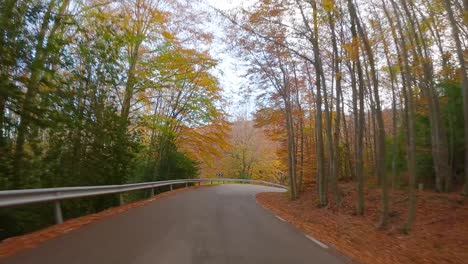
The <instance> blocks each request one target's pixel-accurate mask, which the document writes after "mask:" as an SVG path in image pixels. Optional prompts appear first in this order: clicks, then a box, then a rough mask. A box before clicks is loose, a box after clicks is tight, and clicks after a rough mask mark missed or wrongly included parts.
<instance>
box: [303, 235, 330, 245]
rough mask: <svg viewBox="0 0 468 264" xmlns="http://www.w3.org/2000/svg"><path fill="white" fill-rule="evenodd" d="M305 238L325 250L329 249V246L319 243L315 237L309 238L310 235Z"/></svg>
mask: <svg viewBox="0 0 468 264" xmlns="http://www.w3.org/2000/svg"><path fill="white" fill-rule="evenodd" d="M305 236H306V237H307V238H308V239H310V240H312V241H313V242H314V243H315V244H317V245H319V246H321V247H323V248H328V246H327V245H325V244H324V243H322V242H320V241H318V240H317V239H315V238H313V237H311V236H309V235H305Z"/></svg>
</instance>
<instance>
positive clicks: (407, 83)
mask: <svg viewBox="0 0 468 264" xmlns="http://www.w3.org/2000/svg"><path fill="white" fill-rule="evenodd" d="M382 2H383V8H384V12H385V14H386V16H387V19H388V20H389V21H390V23H391V25H393V22H392V19H391V16H390V14H389V12H388V10H387V8H386V6H385V2H384V1H382ZM391 4H392V6H393V8H394V10H395V13H396V15H395V20H396V24H397V29H398V32H399V36H398V37H399V40H400V41H398V40H397V39H396V37H397V36H396V33H395V32H394V31H393V32H392V35H393V38H394V42H395V45H396V48H397V53H398V61H399V65H400V67H401V68H402V69H403V70H402V71H401V78H402V88H403V95H404V99H405V100H404V102H405V108H406V113H407V114H406V115H405V117H406V119H407V120H406V121H407V137H408V139H407V155H408V172H409V185H408V188H409V191H408V193H409V204H408V216H407V220H406V223H405V226H404V231H405V232H406V233H409V232H410V231H411V228H412V226H413V222H414V218H415V215H416V190H415V189H416V128H415V109H414V105H413V92H412V89H411V85H412V84H414V79H413V78H412V75H411V72H410V71H411V70H410V65H409V59H408V50H407V43H406V40H405V37H404V34H403V32H404V31H403V27H402V25H401V21H400V19H399V17H398V14H397V11H398V7H397V6H396V3H395V1H394V0H391ZM400 43H401V44H400ZM399 46H401V52H399Z"/></svg>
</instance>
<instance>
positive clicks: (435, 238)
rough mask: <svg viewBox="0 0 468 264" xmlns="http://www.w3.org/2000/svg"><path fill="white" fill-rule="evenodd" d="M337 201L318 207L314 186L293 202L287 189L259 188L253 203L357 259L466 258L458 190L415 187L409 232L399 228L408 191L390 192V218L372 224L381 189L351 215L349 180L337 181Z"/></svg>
mask: <svg viewBox="0 0 468 264" xmlns="http://www.w3.org/2000/svg"><path fill="white" fill-rule="evenodd" d="M340 188H341V191H342V195H343V200H342V202H341V204H340V206H330V207H328V208H318V207H317V205H318V197H317V194H316V192H315V187H313V188H310V189H308V190H306V191H305V192H304V193H302V195H301V196H300V198H299V199H298V200H296V201H291V200H289V199H288V196H287V194H286V193H260V194H258V195H257V200H258V202H259V203H260V204H261V205H263V206H264V207H266V208H267V209H270V210H271V211H273V212H274V213H275V214H277V215H278V216H280V217H281V218H284V219H285V220H287V221H288V222H290V223H291V224H292V225H294V226H296V227H297V228H299V229H301V230H303V231H304V232H305V233H307V234H309V235H312V236H313V237H315V238H316V239H318V240H320V241H322V242H324V243H326V244H329V245H330V246H332V247H334V248H336V249H337V250H338V251H340V252H342V253H343V254H345V255H347V256H349V257H351V258H352V259H353V260H355V261H356V262H359V263H372V264H376V263H437V264H441V263H467V261H468V200H465V201H463V199H462V197H461V196H460V195H459V194H438V193H434V192H426V191H424V192H419V193H418V200H417V213H416V220H415V224H414V227H413V230H412V232H411V234H410V235H405V234H403V233H402V231H401V230H402V226H403V225H404V222H405V220H406V214H407V205H408V196H407V194H406V193H405V192H404V191H394V192H393V194H392V202H391V205H390V207H391V210H390V223H389V225H388V227H387V228H385V229H382V230H379V229H378V228H377V225H378V222H379V216H380V190H378V189H371V190H369V189H368V190H367V191H366V194H365V202H366V209H365V210H366V211H365V215H364V216H356V215H355V213H354V212H355V201H356V192H355V186H354V185H353V184H350V183H345V184H340Z"/></svg>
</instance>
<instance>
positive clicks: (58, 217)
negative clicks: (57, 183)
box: [54, 201, 63, 224]
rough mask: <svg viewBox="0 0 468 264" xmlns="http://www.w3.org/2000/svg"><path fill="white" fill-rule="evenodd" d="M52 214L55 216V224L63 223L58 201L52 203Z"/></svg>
mask: <svg viewBox="0 0 468 264" xmlns="http://www.w3.org/2000/svg"><path fill="white" fill-rule="evenodd" d="M54 214H55V223H56V224H61V223H63V215H62V207H61V206H60V201H55V202H54Z"/></svg>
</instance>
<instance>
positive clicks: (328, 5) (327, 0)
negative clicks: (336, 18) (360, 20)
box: [322, 0, 335, 12]
mask: <svg viewBox="0 0 468 264" xmlns="http://www.w3.org/2000/svg"><path fill="white" fill-rule="evenodd" d="M322 5H323V9H325V11H327V12H332V11H333V9H334V8H335V2H334V0H322Z"/></svg>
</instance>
